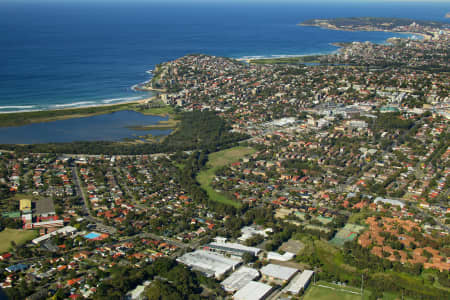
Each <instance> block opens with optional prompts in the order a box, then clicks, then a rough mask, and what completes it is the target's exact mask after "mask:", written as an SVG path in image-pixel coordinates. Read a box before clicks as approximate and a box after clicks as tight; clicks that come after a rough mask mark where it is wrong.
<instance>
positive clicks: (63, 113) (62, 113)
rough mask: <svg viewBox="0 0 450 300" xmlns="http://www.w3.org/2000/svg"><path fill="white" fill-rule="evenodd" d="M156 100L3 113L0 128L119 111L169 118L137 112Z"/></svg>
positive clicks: (160, 113) (164, 112)
mask: <svg viewBox="0 0 450 300" xmlns="http://www.w3.org/2000/svg"><path fill="white" fill-rule="evenodd" d="M156 99H157V96H153V97H151V98H146V99H141V100H134V101H128V102H124V103H104V104H97V105H91V106H86V107H77V108H71V107H69V108H61V109H54V110H38V111H28V112H20V111H19V112H11V113H10V112H4V113H1V114H0V116H1V118H0V127H15V126H23V125H28V124H33V123H43V122H52V121H59V120H67V119H76V118H86V117H92V116H97V115H103V114H109V113H113V112H116V111H121V110H134V111H137V112H141V113H143V114H149V115H155V116H169V117H170V115H171V113H170V112H169V110H166V111H162V112H158V111H155V112H154V113H152V110H151V109H149V110H147V111H144V112H142V111H139V110H138V109H137V106H138V105H142V104H148V103H150V102H152V101H154V100H156Z"/></svg>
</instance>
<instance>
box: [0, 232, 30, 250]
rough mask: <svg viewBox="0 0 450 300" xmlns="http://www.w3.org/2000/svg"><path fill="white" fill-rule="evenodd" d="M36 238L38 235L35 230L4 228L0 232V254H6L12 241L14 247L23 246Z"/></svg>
mask: <svg viewBox="0 0 450 300" xmlns="http://www.w3.org/2000/svg"><path fill="white" fill-rule="evenodd" d="M37 236H38V233H37V231H35V230H22V229H10V228H6V229H5V230H3V231H2V232H0V241H1V243H0V253H3V252H7V251H8V250H9V248H10V247H11V242H12V241H14V242H15V243H16V245H23V244H25V243H26V242H27V241H29V240H32V239H34V238H35V237H37Z"/></svg>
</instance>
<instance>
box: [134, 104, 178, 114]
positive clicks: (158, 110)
mask: <svg viewBox="0 0 450 300" xmlns="http://www.w3.org/2000/svg"><path fill="white" fill-rule="evenodd" d="M136 111H138V112H140V113H143V114H144V115H152V116H167V115H173V114H174V113H175V111H174V109H173V107H172V106H169V105H166V106H162V107H154V108H147V109H139V108H138V109H136Z"/></svg>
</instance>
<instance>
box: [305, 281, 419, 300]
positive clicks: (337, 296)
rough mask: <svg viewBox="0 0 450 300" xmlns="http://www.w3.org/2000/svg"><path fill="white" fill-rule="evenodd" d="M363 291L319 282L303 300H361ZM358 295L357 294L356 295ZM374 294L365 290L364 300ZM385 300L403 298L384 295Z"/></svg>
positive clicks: (394, 295)
mask: <svg viewBox="0 0 450 300" xmlns="http://www.w3.org/2000/svg"><path fill="white" fill-rule="evenodd" d="M360 292H361V290H360V289H359V288H356V287H350V286H345V287H344V286H340V285H337V284H333V283H330V282H325V281H319V282H317V284H316V285H313V284H311V285H310V286H309V288H308V289H307V291H306V293H305V296H303V298H302V299H303V300H313V299H314V300H316V299H317V300H361V294H359V293H360ZM355 293H357V294H355ZM371 294H372V292H371V291H370V290H364V296H363V299H364V300H368V299H370V295H371ZM382 299H383V300H399V299H401V297H400V296H399V295H396V294H394V293H384V294H383V298H382ZM403 299H405V300H412V298H410V297H406V296H405V297H403Z"/></svg>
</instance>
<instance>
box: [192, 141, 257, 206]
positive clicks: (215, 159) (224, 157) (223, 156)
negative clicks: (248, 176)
mask: <svg viewBox="0 0 450 300" xmlns="http://www.w3.org/2000/svg"><path fill="white" fill-rule="evenodd" d="M254 152H255V150H254V149H253V148H251V147H234V148H230V149H227V150H223V151H219V152H215V153H212V154H210V155H209V157H208V162H207V164H206V167H207V169H205V170H202V171H201V172H200V173H199V174H198V175H197V181H198V182H199V183H200V186H201V187H202V188H203V189H204V190H205V191H206V192H207V193H208V196H209V198H210V199H212V200H213V201H216V202H221V203H224V204H229V205H233V206H235V207H239V206H240V205H241V204H240V203H239V202H237V201H234V200H232V199H229V198H228V197H226V196H225V195H223V194H221V193H219V192H217V191H216V190H214V188H213V187H212V186H211V182H212V180H213V179H214V177H215V172H216V171H217V170H218V169H219V168H220V167H223V166H227V165H230V164H232V163H234V162H238V161H239V159H241V158H243V157H244V156H246V155H248V154H252V153H254Z"/></svg>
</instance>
